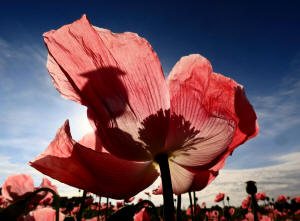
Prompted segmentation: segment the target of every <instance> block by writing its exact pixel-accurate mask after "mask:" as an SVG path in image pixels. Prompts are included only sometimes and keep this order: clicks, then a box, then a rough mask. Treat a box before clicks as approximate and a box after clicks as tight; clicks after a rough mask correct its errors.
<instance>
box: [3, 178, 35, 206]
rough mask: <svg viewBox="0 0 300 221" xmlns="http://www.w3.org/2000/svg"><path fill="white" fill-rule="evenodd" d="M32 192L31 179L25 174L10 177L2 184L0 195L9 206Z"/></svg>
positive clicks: (32, 184)
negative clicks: (0, 194)
mask: <svg viewBox="0 0 300 221" xmlns="http://www.w3.org/2000/svg"><path fill="white" fill-rule="evenodd" d="M33 191H34V183H33V179H32V178H31V176H29V175H27V174H16V175H11V176H9V177H7V178H6V180H5V181H4V183H3V184H2V195H3V197H4V198H5V200H6V201H7V202H8V203H9V204H10V203H12V202H14V201H16V200H18V199H21V198H22V197H24V196H27V195H29V194H30V193H32V192H33Z"/></svg>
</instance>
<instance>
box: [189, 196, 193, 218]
mask: <svg viewBox="0 0 300 221" xmlns="http://www.w3.org/2000/svg"><path fill="white" fill-rule="evenodd" d="M189 199H190V207H191V214H192V220H193V221H194V208H193V201H192V194H191V192H190V191H189Z"/></svg>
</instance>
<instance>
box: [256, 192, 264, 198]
mask: <svg viewBox="0 0 300 221" xmlns="http://www.w3.org/2000/svg"><path fill="white" fill-rule="evenodd" d="M255 198H256V200H265V199H267V195H266V193H265V192H262V193H256V194H255Z"/></svg>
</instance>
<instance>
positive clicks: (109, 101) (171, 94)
mask: <svg viewBox="0 0 300 221" xmlns="http://www.w3.org/2000/svg"><path fill="white" fill-rule="evenodd" d="M44 39H45V43H46V46H47V48H48V51H49V56H48V62H47V68H48V70H49V72H50V74H51V76H52V78H53V80H54V85H55V87H56V88H57V90H58V91H59V92H60V93H61V94H62V96H63V97H65V98H67V99H70V100H74V101H76V102H78V103H80V104H82V105H85V106H86V107H87V113H88V118H89V120H90V122H91V124H92V126H93V128H94V130H95V133H96V136H97V137H98V140H99V142H96V143H95V145H94V144H93V145H94V146H93V145H84V144H82V143H80V142H79V143H78V142H76V141H74V140H73V139H72V137H71V134H70V129H69V125H68V122H66V123H65V124H64V125H63V126H62V128H61V129H59V131H58V133H57V135H56V137H55V139H54V140H53V141H52V143H51V144H50V145H49V146H48V148H47V149H46V151H45V152H44V153H42V154H41V155H39V156H38V157H37V158H36V159H35V160H34V161H33V162H31V166H33V167H34V168H36V169H37V170H39V171H41V172H42V173H45V174H47V175H49V176H51V177H52V178H54V179H57V180H59V181H61V182H64V183H66V184H69V185H71V186H75V187H77V188H81V189H85V190H88V191H90V192H93V193H96V194H98V195H101V196H107V197H111V198H115V199H124V198H129V197H131V196H133V195H135V194H137V193H138V192H140V191H142V190H143V189H145V188H146V187H148V186H150V185H151V184H152V183H153V182H154V181H155V180H156V178H157V177H158V176H159V172H158V171H157V164H156V162H155V160H156V159H157V157H158V156H160V155H165V156H168V159H169V166H170V173H171V180H172V186H173V192H174V193H175V194H181V193H184V192H187V191H188V190H190V189H191V188H194V189H196V187H197V183H196V184H195V181H196V180H197V177H199V176H198V173H202V172H203V171H205V170H213V171H214V172H216V171H218V170H219V169H221V168H222V167H223V166H224V163H225V159H226V157H227V156H229V155H230V154H231V153H232V152H233V150H234V149H235V148H236V147H237V146H239V145H240V144H242V143H244V142H246V141H247V140H248V139H250V138H252V137H254V136H256V135H257V133H258V125H257V123H256V115H255V112H254V110H253V108H252V106H251V104H250V103H249V102H248V100H247V98H246V95H245V93H244V90H243V87H242V86H241V85H239V84H237V83H236V82H235V81H233V80H231V79H229V78H227V77H224V76H222V75H220V74H216V73H213V71H212V67H211V64H210V63H209V61H208V60H207V59H205V58H204V57H202V56H201V55H195V54H194V55H190V56H186V57H183V58H181V60H180V61H179V62H178V63H177V64H176V65H175V66H174V68H173V70H172V71H171V73H170V74H169V76H168V78H167V79H165V78H164V75H163V72H162V68H161V64H160V61H159V59H158V57H157V55H156V53H155V52H154V51H153V49H152V47H151V46H150V44H149V43H148V42H147V41H146V40H145V39H143V38H141V37H139V36H138V35H137V34H134V33H129V32H126V33H122V34H115V33H112V32H110V31H109V30H106V29H102V28H98V27H94V26H92V25H91V24H90V23H89V21H88V19H87V17H86V16H85V15H84V16H83V17H82V18H81V19H79V20H77V21H75V22H74V23H72V24H69V25H65V26H63V27H62V28H60V29H58V30H56V31H54V30H52V31H49V32H47V33H45V34H44ZM100 140H101V141H100ZM84 143H85V142H84ZM102 146H104V147H105V149H106V150H107V152H103V151H102V150H101V149H102ZM201 187H202V185H201Z"/></svg>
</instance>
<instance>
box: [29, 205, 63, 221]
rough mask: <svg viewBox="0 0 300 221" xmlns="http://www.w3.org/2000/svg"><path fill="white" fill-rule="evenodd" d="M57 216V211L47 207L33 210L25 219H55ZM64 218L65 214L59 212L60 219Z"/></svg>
mask: <svg viewBox="0 0 300 221" xmlns="http://www.w3.org/2000/svg"><path fill="white" fill-rule="evenodd" d="M55 217H56V211H55V210H54V209H52V208H50V207H45V208H40V209H36V210H34V211H31V212H30V213H29V214H28V215H27V216H26V217H25V218H24V221H55ZM64 218H65V216H64V214H62V213H59V221H63V220H64Z"/></svg>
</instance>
